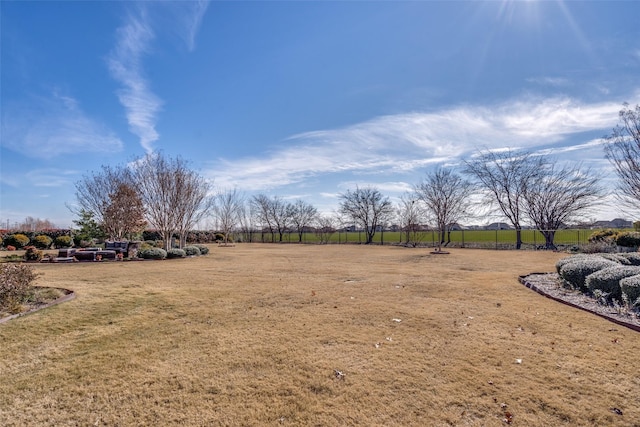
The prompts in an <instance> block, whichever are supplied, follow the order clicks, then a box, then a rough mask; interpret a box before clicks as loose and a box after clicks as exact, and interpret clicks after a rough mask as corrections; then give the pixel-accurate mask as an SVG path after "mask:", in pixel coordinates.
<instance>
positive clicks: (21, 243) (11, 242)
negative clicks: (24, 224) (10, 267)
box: [2, 233, 31, 249]
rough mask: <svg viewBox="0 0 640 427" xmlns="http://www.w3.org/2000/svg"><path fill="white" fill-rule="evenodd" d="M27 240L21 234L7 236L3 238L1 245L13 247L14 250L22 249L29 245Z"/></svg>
mask: <svg viewBox="0 0 640 427" xmlns="http://www.w3.org/2000/svg"><path fill="white" fill-rule="evenodd" d="M30 240H31V239H29V238H28V237H27V236H25V235H24V234H21V233H16V234H9V235H8V236H6V237H5V238H4V240H3V241H2V244H3V245H4V246H5V247H8V246H13V247H14V248H16V249H22V248H24V247H25V246H27V245H28V244H29V241H30Z"/></svg>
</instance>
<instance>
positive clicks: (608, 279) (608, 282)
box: [585, 265, 640, 300]
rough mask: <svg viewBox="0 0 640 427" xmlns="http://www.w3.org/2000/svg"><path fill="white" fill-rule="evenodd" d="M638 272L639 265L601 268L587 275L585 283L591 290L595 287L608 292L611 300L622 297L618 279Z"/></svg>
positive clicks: (639, 269)
mask: <svg viewBox="0 0 640 427" xmlns="http://www.w3.org/2000/svg"><path fill="white" fill-rule="evenodd" d="M638 274H640V267H635V266H624V265H618V266H614V267H607V268H603V269H602V270H599V271H596V272H594V273H592V274H590V275H589V276H587V278H586V281H585V285H586V287H587V288H589V290H590V291H591V292H594V291H595V290H596V289H598V290H600V291H602V292H605V293H607V294H608V296H609V298H610V299H611V300H619V299H620V298H621V297H622V290H621V286H620V281H621V280H622V279H625V278H627V277H631V276H636V275H638Z"/></svg>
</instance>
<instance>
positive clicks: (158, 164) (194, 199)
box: [132, 153, 211, 250]
mask: <svg viewBox="0 0 640 427" xmlns="http://www.w3.org/2000/svg"><path fill="white" fill-rule="evenodd" d="M132 171H133V178H134V182H136V184H137V186H138V187H137V188H138V192H139V194H140V198H141V199H142V201H143V203H144V206H145V213H146V218H147V221H148V222H149V224H150V225H151V226H152V227H154V228H155V229H157V230H158V232H160V234H161V235H162V239H163V241H164V248H165V250H169V249H171V244H172V240H173V235H174V233H178V234H179V237H180V246H184V244H185V240H186V234H187V232H188V231H189V229H190V228H191V227H193V226H194V225H195V224H197V223H198V221H200V220H201V219H202V218H203V217H204V216H205V215H207V214H208V213H209V210H210V208H211V199H210V197H209V196H208V192H209V189H210V187H209V183H208V182H207V181H206V180H204V179H202V178H201V177H200V176H199V175H198V174H197V173H195V172H193V171H191V170H190V169H189V168H188V166H187V163H186V162H185V161H184V160H182V159H181V158H179V157H178V158H175V159H172V158H165V157H164V156H163V155H162V154H160V153H151V154H148V155H147V156H145V157H143V158H142V159H138V160H136V161H135V162H133V164H132Z"/></svg>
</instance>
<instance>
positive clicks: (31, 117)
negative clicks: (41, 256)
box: [0, 0, 640, 227]
mask: <svg viewBox="0 0 640 427" xmlns="http://www.w3.org/2000/svg"><path fill="white" fill-rule="evenodd" d="M0 8H1V9H0V19H1V27H0V29H1V37H0V43H1V52H0V53H1V58H0V59H1V63H0V72H1V75H0V83H1V86H0V107H1V119H2V128H1V134H0V166H1V177H0V222H1V223H3V224H6V222H7V221H9V222H10V223H11V224H12V223H13V222H15V221H18V222H19V221H21V220H22V219H24V218H25V217H27V216H33V217H39V218H43V219H44V218H47V219H49V220H51V221H52V222H54V223H55V224H56V225H58V226H61V227H63V226H69V225H71V221H72V219H73V215H72V214H71V213H70V211H69V210H68V208H67V207H66V206H67V205H73V204H74V203H75V197H74V183H75V182H76V181H78V180H79V179H81V177H82V176H83V175H85V174H88V173H89V172H91V171H94V170H98V169H99V168H100V166H101V165H116V164H125V163H126V162H127V161H130V160H131V159H133V158H134V157H138V156H142V155H144V154H145V153H148V152H151V151H157V150H160V151H162V152H164V153H165V154H167V155H170V156H177V155H180V156H182V157H183V158H185V159H187V160H189V161H191V165H192V167H193V168H194V169H195V170H198V171H199V172H200V173H202V174H203V175H204V176H206V177H207V178H210V179H212V180H213V181H214V185H215V187H216V188H217V189H231V188H234V187H235V188H237V189H238V190H239V191H241V192H244V193H245V194H246V195H248V196H250V195H252V194H255V193H259V192H262V193H266V194H268V195H278V196H280V197H283V198H292V199H295V198H301V199H304V200H306V201H308V202H310V203H313V204H314V205H315V206H317V207H318V208H319V209H320V210H321V211H325V212H329V211H331V210H333V209H335V208H336V207H337V205H338V195H339V194H340V193H343V192H345V191H346V190H347V189H354V188H355V186H356V185H359V186H366V185H374V186H376V187H378V188H379V189H380V190H381V191H382V192H383V193H384V194H386V195H388V196H390V197H391V198H392V199H394V200H396V199H397V198H398V197H399V196H401V195H402V194H403V193H404V192H406V191H408V190H411V188H412V186H413V185H414V184H417V183H418V182H419V181H420V180H421V179H422V178H423V177H424V175H425V173H426V172H428V171H429V170H431V169H432V168H434V167H436V166H438V165H448V166H452V167H455V166H456V165H459V164H460V163H461V161H462V159H468V158H469V157H470V156H471V155H473V154H474V153H475V152H476V151H477V150H478V149H500V148H507V147H508V148H511V149H517V148H525V149H528V150H532V151H536V152H537V151H542V152H545V153H550V154H551V155H552V156H554V158H556V159H557V160H558V161H559V162H564V161H571V162H574V161H575V162H581V163H582V164H583V165H584V166H585V167H591V168H592V169H593V171H594V173H598V174H599V175H600V176H602V182H603V185H605V186H608V187H609V188H612V186H613V185H614V184H615V180H616V177H615V175H614V174H613V172H612V168H611V166H610V165H609V164H608V162H607V161H606V160H605V159H604V155H603V150H602V143H603V141H602V137H603V136H604V135H606V134H608V133H609V132H610V131H611V128H613V127H614V126H615V125H616V123H617V121H618V117H617V113H618V111H619V110H620V109H621V108H622V103H623V102H628V103H630V104H632V105H635V104H637V103H640V26H639V25H638V17H639V16H640V2H636V1H621V2H616V1H562V0H549V1H535V0H528V1H513V0H502V1H489V2H484V1H470V2H465V1H446V2H445V1H442V2H438V1H412V2H402V1H399V2H379V1H376V2H366V1H363V2H361V1H349V2H340V1H332V2H320V1H317V2H314V1H309V2H295V1H278V2H269V1H260V2H244V1H226V2H215V1H214V2H199V1H194V2H189V1H179V2H164V1H163V2H154V1H145V2H139V3H138V2H129V1H113V2H112V1H103V2H101V1H84V2H78V1H67V2H57V1H40V2H35V1H24V2H17V1H1V2H0ZM619 215H621V213H620V212H619V211H618V209H617V204H616V203H614V202H612V200H611V199H609V198H604V199H603V200H602V204H601V205H600V206H599V211H596V212H594V213H593V217H594V218H595V217H598V218H602V219H611V218H613V217H615V216H619ZM635 219H637V218H635ZM480 222H481V220H480Z"/></svg>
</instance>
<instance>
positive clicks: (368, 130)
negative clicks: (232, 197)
mask: <svg viewBox="0 0 640 427" xmlns="http://www.w3.org/2000/svg"><path fill="white" fill-rule="evenodd" d="M620 108H621V104H619V103H615V102H605V103H596V104H583V103H580V102H578V101H576V100H573V99H570V98H546V99H521V100H513V101H510V102H505V103H503V104H499V105H494V106H473V105H465V106H459V107H454V108H448V109H443V110H440V111H432V112H413V113H407V114H397V115H389V116H382V117H376V118H374V119H372V120H369V121H366V122H363V123H358V124H354V125H352V126H348V127H345V128H339V129H330V130H321V131H313V132H306V133H302V134H297V135H293V136H291V137H290V138H288V139H287V140H286V141H284V142H283V146H282V148H280V149H276V150H274V151H272V152H270V153H268V154H267V155H266V156H264V157H261V158H243V159H237V160H221V161H219V162H216V166H217V167H216V170H215V171H211V174H212V176H215V178H216V182H217V183H229V184H227V185H230V184H233V185H237V186H239V187H241V188H245V189H247V190H250V191H256V190H264V189H273V188H277V187H281V186H286V185H291V184H298V183H300V182H302V181H304V180H307V179H309V178H311V177H315V176H320V175H324V176H326V174H340V173H352V174H380V173H384V174H393V173H397V174H406V173H409V172H412V171H415V170H421V169H425V167H427V166H429V165H431V164H443V163H455V162H457V161H459V159H460V158H461V157H464V156H466V155H470V154H471V153H473V152H474V151H476V150H477V149H478V148H488V149H504V148H505V147H510V148H524V149H530V150H533V149H537V148H549V147H550V146H553V145H554V144H558V143H560V142H562V141H566V139H567V138H569V137H575V136H576V135H579V134H581V133H584V132H589V131H594V130H603V129H604V130H607V129H610V128H611V127H613V126H614V125H615V123H616V122H617V118H618V111H619V110H620ZM590 144H597V142H591V143H590ZM582 148H587V147H582ZM562 149H563V150H565V151H566V150H569V148H567V147H564V148H562ZM576 149H578V148H576ZM551 151H553V150H551Z"/></svg>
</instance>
